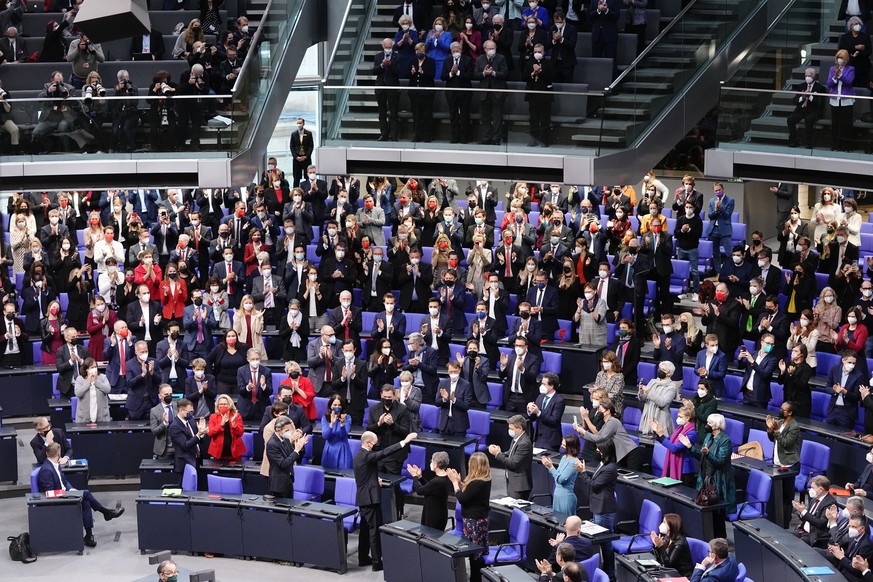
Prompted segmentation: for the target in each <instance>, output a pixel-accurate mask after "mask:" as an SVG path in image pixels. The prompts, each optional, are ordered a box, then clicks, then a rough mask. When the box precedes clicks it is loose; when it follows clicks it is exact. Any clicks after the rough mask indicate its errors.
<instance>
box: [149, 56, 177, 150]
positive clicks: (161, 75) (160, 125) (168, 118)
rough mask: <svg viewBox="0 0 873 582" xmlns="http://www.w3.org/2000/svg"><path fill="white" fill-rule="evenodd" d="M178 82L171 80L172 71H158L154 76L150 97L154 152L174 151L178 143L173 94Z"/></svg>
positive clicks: (150, 129) (151, 134) (151, 138)
mask: <svg viewBox="0 0 873 582" xmlns="http://www.w3.org/2000/svg"><path fill="white" fill-rule="evenodd" d="M175 94H176V84H175V83H173V82H172V81H171V80H170V73H168V72H167V71H158V72H157V73H155V76H154V78H152V84H151V87H149V97H160V99H150V100H149V133H150V140H151V149H152V151H153V152H158V151H172V150H173V149H174V147H175V144H176V106H175V102H174V101H173V96H174V95H175Z"/></svg>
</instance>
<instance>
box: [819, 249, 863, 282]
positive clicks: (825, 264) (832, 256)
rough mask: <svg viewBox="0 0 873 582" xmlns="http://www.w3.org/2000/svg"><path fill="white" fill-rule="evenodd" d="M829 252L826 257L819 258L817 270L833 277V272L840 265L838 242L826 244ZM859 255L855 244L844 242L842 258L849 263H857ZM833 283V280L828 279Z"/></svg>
mask: <svg viewBox="0 0 873 582" xmlns="http://www.w3.org/2000/svg"><path fill="white" fill-rule="evenodd" d="M828 247H829V249H830V252H829V253H828V256H827V258H826V259H821V260H820V261H819V263H818V272H819V273H827V274H828V275H830V276H831V278H832V279H833V276H834V274H835V273H836V272H837V270H838V269H839V268H840V267H841V266H842V265H841V264H840V244H839V243H838V242H836V241H834V242H832V243H831V244H830V245H828ZM859 256H860V249H859V248H858V246H857V245H854V244H852V243H850V242H847V243H846V250H845V252H844V253H843V260H844V261H849V262H850V263H857V262H858V257H859ZM830 284H831V285H833V280H831V281H830Z"/></svg>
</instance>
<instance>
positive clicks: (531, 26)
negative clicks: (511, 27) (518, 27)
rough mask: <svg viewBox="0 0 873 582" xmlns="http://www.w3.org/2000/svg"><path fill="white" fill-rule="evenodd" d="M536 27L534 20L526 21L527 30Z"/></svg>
mask: <svg viewBox="0 0 873 582" xmlns="http://www.w3.org/2000/svg"><path fill="white" fill-rule="evenodd" d="M536 27H537V23H536V22H528V23H527V29H528V30H535V29H536Z"/></svg>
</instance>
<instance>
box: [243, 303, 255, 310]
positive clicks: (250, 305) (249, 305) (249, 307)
mask: <svg viewBox="0 0 873 582" xmlns="http://www.w3.org/2000/svg"><path fill="white" fill-rule="evenodd" d="M254 306H255V304H254V303H245V304H243V309H245V310H246V311H251V310H252V308H254Z"/></svg>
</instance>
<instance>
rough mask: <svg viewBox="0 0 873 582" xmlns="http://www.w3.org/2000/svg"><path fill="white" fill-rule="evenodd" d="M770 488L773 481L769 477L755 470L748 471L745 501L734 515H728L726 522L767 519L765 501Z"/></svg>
mask: <svg viewBox="0 0 873 582" xmlns="http://www.w3.org/2000/svg"><path fill="white" fill-rule="evenodd" d="M772 488H773V480H772V479H771V478H770V476H769V475H766V474H765V473H763V472H761V471H759V470H757V469H752V470H750V471H749V481H748V482H747V483H746V500H745V501H743V503H742V504H740V506H739V508H738V509H737V512H736V513H731V514H729V515H728V520H730V521H737V520H738V519H758V518H759V517H767V501H768V500H769V499H770V490H771V489H772Z"/></svg>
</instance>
